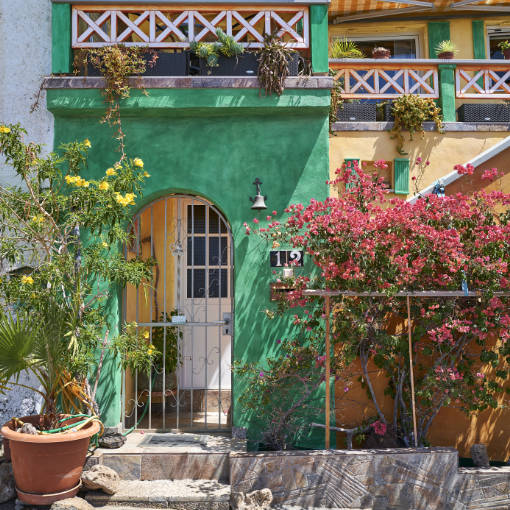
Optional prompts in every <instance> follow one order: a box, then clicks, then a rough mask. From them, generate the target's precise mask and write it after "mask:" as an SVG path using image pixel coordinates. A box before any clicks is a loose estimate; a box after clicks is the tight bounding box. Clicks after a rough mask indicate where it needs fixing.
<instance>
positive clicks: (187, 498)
mask: <svg viewBox="0 0 510 510" xmlns="http://www.w3.org/2000/svg"><path fill="white" fill-rule="evenodd" d="M86 499H87V501H88V502H89V503H91V504H92V505H94V506H104V505H115V506H118V505H129V506H136V507H144V508H172V509H176V510H202V509H203V510H223V509H224V510H228V508H229V504H230V486H229V485H226V484H222V483H219V482H216V481H214V480H174V481H170V480H156V481H121V482H120V483H119V488H118V491H117V493H116V494H114V495H112V496H108V495H106V494H103V493H99V492H90V493H88V494H87V495H86Z"/></svg>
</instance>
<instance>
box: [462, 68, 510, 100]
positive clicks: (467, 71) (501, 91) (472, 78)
mask: <svg viewBox="0 0 510 510" xmlns="http://www.w3.org/2000/svg"><path fill="white" fill-rule="evenodd" d="M497 62H498V63H497V64H495V63H494V61H492V63H490V64H485V63H484V64H479V63H477V64H474V63H469V64H458V65H457V67H456V69H455V95H456V97H457V98H458V99H510V62H508V63H507V64H505V63H504V62H505V61H497Z"/></svg>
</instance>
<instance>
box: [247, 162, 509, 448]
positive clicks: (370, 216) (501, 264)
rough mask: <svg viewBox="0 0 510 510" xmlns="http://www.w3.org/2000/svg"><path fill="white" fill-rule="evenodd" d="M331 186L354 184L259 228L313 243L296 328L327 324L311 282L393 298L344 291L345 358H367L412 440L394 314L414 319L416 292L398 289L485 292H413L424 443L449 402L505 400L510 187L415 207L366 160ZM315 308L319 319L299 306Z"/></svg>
mask: <svg viewBox="0 0 510 510" xmlns="http://www.w3.org/2000/svg"><path fill="white" fill-rule="evenodd" d="M417 164H420V165H423V164H425V165H426V163H423V161H420V162H419V163H418V162H417ZM378 165H379V166H381V167H382V163H379V162H378ZM455 170H457V172H459V173H460V174H472V173H474V171H475V169H474V167H473V166H472V165H465V166H463V165H456V166H455ZM498 175H499V174H498V171H497V169H490V170H488V171H486V172H484V175H483V176H484V177H485V178H491V179H494V178H495V177H497V176H498ZM329 184H330V185H331V186H338V187H339V189H340V190H343V189H344V188H345V191H343V192H340V194H339V196H338V197H329V198H326V199H325V200H321V201H319V200H314V199H312V200H310V203H309V204H293V205H291V206H289V207H288V208H287V209H286V212H287V214H288V218H287V219H286V221H283V220H282V223H281V224H280V223H277V222H272V223H270V224H269V225H268V226H267V227H265V228H264V229H259V230H258V231H257V233H258V234H259V235H261V236H262V237H266V238H267V239H268V240H269V241H272V240H273V239H278V241H279V242H281V243H283V242H287V243H289V244H290V245H291V246H294V247H296V248H300V249H303V250H304V251H305V253H306V254H307V255H308V256H309V257H310V259H311V260H312V261H313V262H314V264H315V265H316V267H317V269H318V272H319V275H318V277H315V278H314V279H313V281H312V282H311V281H310V277H309V275H306V274H303V275H301V276H298V277H297V278H296V279H295V280H296V281H295V289H294V290H293V291H292V292H289V293H288V294H287V304H288V305H289V306H291V307H296V310H297V313H296V314H295V316H294V318H293V322H294V324H295V325H296V326H299V327H302V328H303V330H304V331H305V332H306V331H307V329H310V328H313V330H314V331H315V332H317V331H319V330H320V328H322V327H323V326H322V325H323V318H322V317H323V314H324V308H323V306H322V301H321V300H320V299H319V298H312V297H305V296H304V295H303V292H302V290H303V289H304V288H305V287H307V286H310V285H312V286H313V287H315V288H317V287H322V288H328V289H339V290H342V291H354V292H364V291H373V292H381V293H384V294H385V296H386V297H384V298H356V297H339V298H333V300H332V301H333V308H335V306H336V311H335V314H334V316H333V317H334V327H333V328H332V334H333V341H334V343H335V344H336V349H335V355H336V356H338V357H342V359H343V365H342V366H343V367H345V366H348V365H349V364H350V363H352V362H353V360H355V359H356V358H359V359H360V360H361V367H362V373H361V376H362V378H363V381H364V385H365V387H366V389H367V392H368V394H369V395H370V397H371V398H372V401H373V403H374V407H375V409H376V412H377V417H378V421H379V422H380V423H382V424H384V425H388V426H389V425H390V424H391V427H392V430H393V431H394V433H395V434H396V435H397V436H398V437H400V438H401V439H402V440H403V441H404V442H406V443H407V444H409V443H410V442H411V441H410V437H411V434H412V423H411V418H410V416H411V415H410V400H409V399H410V389H409V368H408V367H409V358H408V352H407V336H406V335H407V330H406V329H405V328H401V329H400V330H395V329H391V327H390V326H389V323H390V322H391V320H390V319H391V318H393V320H394V321H398V320H400V319H401V318H404V317H407V311H406V304H405V299H402V298H399V297H397V296H396V293H397V292H399V291H430V290H435V291H448V290H455V291H463V292H466V291H477V292H478V293H479V295H477V296H472V297H463V296H457V297H455V298H451V297H450V298H449V297H434V298H430V297H428V298H423V297H414V298H413V299H412V303H411V312H412V328H413V350H414V352H413V358H414V361H415V366H416V373H415V375H416V402H417V408H418V434H419V440H420V441H423V440H424V439H425V437H426V435H427V432H428V430H429V428H430V425H431V423H432V421H433V420H434V418H435V416H437V413H438V412H439V411H440V409H441V408H442V407H444V406H456V407H458V408H460V409H462V410H463V411H465V412H467V413H470V412H474V411H477V410H482V409H485V408H487V407H497V406H498V405H499V404H498V402H502V398H503V396H504V386H505V381H507V380H508V375H509V361H510V342H509V341H508V340H509V339H510V310H509V298H508V297H507V296H505V295H501V294H497V293H503V294H504V293H508V292H510V274H509V265H510V208H509V205H510V194H508V193H504V192H502V191H493V192H490V193H488V192H475V193H473V194H472V195H471V196H466V195H462V194H457V195H453V196H444V197H439V196H436V195H429V196H426V197H423V198H420V199H418V200H416V201H414V202H412V203H411V202H406V201H403V200H401V199H396V198H391V197H390V196H389V195H388V193H387V190H386V189H385V187H384V184H383V181H382V179H381V178H379V177H377V176H374V175H368V174H366V173H365V172H364V171H363V170H362V169H361V168H360V167H359V166H358V165H357V164H356V162H350V164H349V165H344V166H343V168H341V169H339V170H338V171H337V178H336V180H334V181H332V182H329ZM304 305H306V306H307V310H308V311H309V313H307V314H303V313H302V312H300V311H299V307H300V306H304ZM314 361H317V360H314ZM369 361H372V362H373V363H375V365H376V366H377V367H379V368H380V369H381V370H383V371H384V372H385V374H386V380H387V381H388V387H387V389H386V392H387V394H389V395H391V396H393V397H394V409H393V412H392V413H391V414H390V415H389V416H388V415H386V414H385V412H383V410H382V408H381V405H380V404H379V402H378V398H377V396H376V391H375V389H374V384H375V382H374V381H373V380H372V379H373V376H371V374H370V373H369V371H368V369H367V367H368V363H369ZM318 365H319V366H322V365H321V364H320V363H318ZM483 367H488V368H490V370H485V369H484V368H483ZM483 373H484V374H486V375H485V376H484V377H481V376H480V374H483Z"/></svg>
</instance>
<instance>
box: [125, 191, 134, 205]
mask: <svg viewBox="0 0 510 510" xmlns="http://www.w3.org/2000/svg"><path fill="white" fill-rule="evenodd" d="M125 198H126V200H127V202H128V205H135V194H134V193H126V197H125Z"/></svg>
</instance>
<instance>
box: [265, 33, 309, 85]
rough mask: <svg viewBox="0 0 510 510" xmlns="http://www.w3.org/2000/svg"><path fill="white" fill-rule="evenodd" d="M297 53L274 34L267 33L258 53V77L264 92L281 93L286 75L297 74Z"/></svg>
mask: <svg viewBox="0 0 510 510" xmlns="http://www.w3.org/2000/svg"><path fill="white" fill-rule="evenodd" d="M299 60H300V56H299V53H297V52H296V51H293V50H291V49H289V48H287V46H286V44H285V43H284V42H283V41H282V40H281V39H280V38H279V37H278V36H276V34H267V35H266V36H265V38H264V46H263V47H262V48H261V49H260V51H259V53H258V62H259V64H258V72H257V75H258V79H259V84H260V87H261V88H262V89H264V90H265V92H266V94H269V95H271V94H272V93H273V92H274V93H275V94H277V95H281V94H282V93H283V91H284V89H285V79H286V78H287V76H296V75H297V74H298V66H299Z"/></svg>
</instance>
